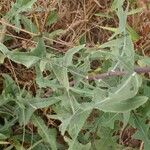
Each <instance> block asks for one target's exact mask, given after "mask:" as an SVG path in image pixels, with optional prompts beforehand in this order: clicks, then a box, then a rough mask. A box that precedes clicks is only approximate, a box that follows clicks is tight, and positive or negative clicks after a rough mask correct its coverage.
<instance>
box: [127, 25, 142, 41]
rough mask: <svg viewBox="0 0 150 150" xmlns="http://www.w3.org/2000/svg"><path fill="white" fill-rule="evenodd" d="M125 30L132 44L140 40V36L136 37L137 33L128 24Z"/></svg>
mask: <svg viewBox="0 0 150 150" xmlns="http://www.w3.org/2000/svg"><path fill="white" fill-rule="evenodd" d="M127 30H128V33H129V34H130V35H131V38H132V41H133V42H136V41H138V40H139V39H140V36H139V35H138V33H137V32H136V31H135V30H134V29H133V28H132V27H131V26H129V25H128V24H127Z"/></svg>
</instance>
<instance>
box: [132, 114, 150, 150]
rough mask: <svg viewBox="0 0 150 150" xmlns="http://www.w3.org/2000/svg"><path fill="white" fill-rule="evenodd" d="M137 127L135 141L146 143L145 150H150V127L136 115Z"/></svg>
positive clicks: (134, 116)
mask: <svg viewBox="0 0 150 150" xmlns="http://www.w3.org/2000/svg"><path fill="white" fill-rule="evenodd" d="M133 118H134V123H135V127H136V128H137V129H138V130H137V132H136V133H135V134H134V135H133V137H134V138H135V139H139V140H142V141H143V142H144V150H149V147H150V138H149V135H148V134H149V129H150V125H149V124H146V121H145V120H142V119H141V118H139V117H138V116H136V114H134V115H133Z"/></svg>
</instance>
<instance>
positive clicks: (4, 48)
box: [0, 43, 10, 56]
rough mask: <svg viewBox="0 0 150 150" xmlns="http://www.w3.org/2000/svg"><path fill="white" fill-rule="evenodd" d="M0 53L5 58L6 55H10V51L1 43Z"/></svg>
mask: <svg viewBox="0 0 150 150" xmlns="http://www.w3.org/2000/svg"><path fill="white" fill-rule="evenodd" d="M0 51H1V52H2V53H3V54H4V55H5V56H7V54H9V53H10V51H9V50H8V49H7V47H6V46H5V45H4V44H2V43H0Z"/></svg>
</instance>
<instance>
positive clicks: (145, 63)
mask: <svg viewBox="0 0 150 150" xmlns="http://www.w3.org/2000/svg"><path fill="white" fill-rule="evenodd" d="M138 64H139V65H140V66H150V58H149V57H144V58H143V59H140V60H138Z"/></svg>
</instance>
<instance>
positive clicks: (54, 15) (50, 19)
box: [46, 10, 58, 26]
mask: <svg viewBox="0 0 150 150" xmlns="http://www.w3.org/2000/svg"><path fill="white" fill-rule="evenodd" d="M57 20H58V15H57V12H56V11H55V10H53V11H51V12H50V14H49V16H48V18H47V24H46V25H48V26H50V25H52V24H53V23H55V22H57Z"/></svg>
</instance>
